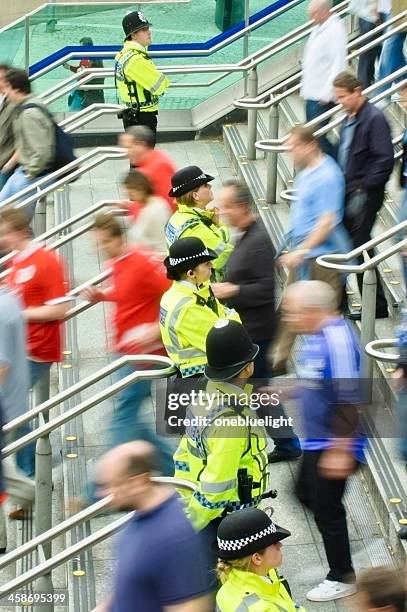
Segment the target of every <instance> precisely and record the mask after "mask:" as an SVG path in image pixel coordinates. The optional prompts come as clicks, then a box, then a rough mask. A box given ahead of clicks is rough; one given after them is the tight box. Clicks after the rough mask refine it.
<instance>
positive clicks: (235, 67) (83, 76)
mask: <svg viewBox="0 0 407 612" xmlns="http://www.w3.org/2000/svg"><path fill="white" fill-rule="evenodd" d="M347 6H348V0H346V1H344V2H341V3H340V4H339V5H337V6H336V7H334V8H333V9H332V12H335V13H337V14H338V15H340V16H342V15H346V14H347ZM312 26H313V22H312V21H308V22H307V23H305V24H303V25H301V26H299V27H297V28H295V29H294V30H292V31H290V32H289V33H288V34H285V35H284V36H282V37H281V38H279V39H278V40H275V41H273V42H271V43H269V44H268V45H266V46H265V47H263V48H262V49H259V50H257V51H255V52H254V53H252V54H251V55H249V56H247V57H246V58H243V59H242V60H240V61H239V62H236V63H234V64H202V65H198V66H196V65H184V66H159V67H158V69H159V70H161V71H163V72H165V73H166V74H169V75H170V74H199V73H216V72H221V73H224V74H221V76H219V77H216V78H215V79H213V80H212V81H210V82H209V83H200V84H198V86H200V87H209V86H211V85H213V84H214V83H216V82H218V81H220V80H221V79H222V78H224V77H225V76H228V75H229V74H231V73H232V72H244V73H246V72H248V71H250V70H252V69H253V68H256V67H257V66H258V65H259V64H260V63H262V62H263V61H265V60H267V59H269V58H270V57H272V56H273V55H275V54H276V53H279V52H280V51H283V50H285V49H286V48H287V47H289V46H290V45H292V44H293V43H296V42H298V41H300V40H301V39H302V38H304V37H305V36H308V34H309V33H310V31H311V29H312ZM77 55H78V57H79V56H81V53H79V52H78V53H77ZM86 55H87V56H88V55H89V57H90V56H91V57H101V56H104V53H103V52H101V51H100V52H98V51H94V52H92V53H87V54H86ZM194 55H195V54H194ZM64 61H66V59H65V60H64ZM58 62H60V60H58ZM58 62H56V65H58ZM52 66H53V65H51V67H52ZM54 67H55V66H54ZM44 70H45V69H44ZM100 75H102V76H105V77H109V76H114V70H113V69H111V70H109V69H107V68H87V69H85V70H82V71H81V73H80V75H78V74H75V75H72V76H69V77H67V78H66V79H65V80H64V81H62V82H60V83H59V84H58V85H56V86H54V87H52V88H51V89H49V90H47V91H45V92H44V93H43V94H41V96H40V97H41V98H43V99H44V100H46V101H47V103H50V102H53V101H55V100H57V99H58V98H60V97H62V96H63V95H66V94H67V93H69V92H70V91H72V90H73V89H75V88H78V87H79V88H81V89H82V88H85V87H83V86H84V85H85V84H86V83H88V82H89V81H91V80H92V79H93V78H94V77H95V76H100ZM174 85H175V86H177V87H183V86H191V85H182V84H179V83H176V84H174ZM174 85H172V86H174ZM192 86H197V84H193V85H192ZM95 88H96V87H95ZM97 88H98V89H103V88H104V87H103V84H101V85H100V86H97Z"/></svg>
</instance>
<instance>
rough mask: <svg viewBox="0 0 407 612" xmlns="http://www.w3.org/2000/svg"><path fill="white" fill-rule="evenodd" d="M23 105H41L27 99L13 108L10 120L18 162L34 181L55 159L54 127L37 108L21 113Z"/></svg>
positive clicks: (30, 97) (34, 99) (39, 101)
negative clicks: (13, 111)
mask: <svg viewBox="0 0 407 612" xmlns="http://www.w3.org/2000/svg"><path fill="white" fill-rule="evenodd" d="M25 104H37V105H38V106H44V107H45V104H44V103H43V102H42V101H41V100H39V99H38V98H35V97H34V96H27V98H25V100H24V101H23V102H21V103H20V104H18V105H17V106H16V112H15V113H14V116H13V131H14V139H15V148H16V151H17V153H18V157H19V162H20V164H21V165H22V167H23V168H24V170H25V172H26V173H27V174H28V175H29V176H30V178H36V177H37V176H39V175H40V174H42V173H44V172H45V171H46V170H48V169H49V168H50V167H51V166H52V162H53V159H54V157H55V127H54V124H53V123H52V121H51V120H50V119H49V117H47V116H46V114H45V113H44V112H42V111H41V110H39V109H38V108H27V109H26V110H21V106H24V105H25Z"/></svg>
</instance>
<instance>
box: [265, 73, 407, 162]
mask: <svg viewBox="0 0 407 612" xmlns="http://www.w3.org/2000/svg"><path fill="white" fill-rule="evenodd" d="M405 74H407V66H403V67H402V68H399V70H396V71H395V72H393V73H392V74H390V75H389V76H387V77H385V78H384V79H382V80H381V81H377V82H376V83H374V84H373V85H370V86H369V87H367V88H366V89H364V90H363V93H364V94H365V95H367V94H369V93H371V92H374V91H376V90H377V89H380V88H381V87H382V86H383V85H387V84H388V83H392V82H393V81H394V80H395V79H398V78H399V77H402V76H404V75H405ZM405 83H406V80H403V81H400V82H399V83H394V85H392V86H391V87H389V89H386V90H385V91H383V92H382V93H380V94H377V95H376V96H374V97H372V98H370V99H369V101H370V102H372V103H375V102H379V101H380V100H383V99H384V98H387V97H388V96H390V95H392V94H393V93H395V92H397V91H399V90H400V89H401V88H402V87H404V85H405ZM291 93H293V90H288V91H286V92H284V93H283V94H281V95H280V96H277V97H276V98H275V99H274V104H278V103H279V102H281V100H283V99H284V98H285V97H287V96H288V95H290V94H291ZM274 104H273V105H271V106H274ZM341 110H342V105H341V104H337V105H336V106H334V108H332V109H330V110H329V111H327V112H326V113H323V114H322V115H318V117H316V118H315V119H312V120H311V121H308V123H305V124H304V126H305V127H315V126H317V125H319V124H320V123H321V122H322V121H325V119H330V118H332V117H333V116H334V115H337V114H338V113H339V112H340V111H341ZM344 117H345V114H341V115H340V116H339V117H337V118H336V119H334V120H333V121H331V122H330V123H328V124H327V125H325V126H324V127H322V128H319V129H318V130H316V131H315V132H314V134H315V136H322V135H324V134H326V133H328V132H330V131H331V130H332V129H333V128H334V127H336V126H337V125H339V124H340V123H341V122H342V121H343V119H344ZM288 138H289V134H286V135H285V136H282V137H281V138H270V139H266V140H258V141H256V143H255V146H256V149H259V150H261V151H272V152H274V153H278V152H285V151H287V150H288V148H287V145H284V143H285V142H286V141H287V140H288Z"/></svg>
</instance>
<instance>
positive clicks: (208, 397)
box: [174, 319, 268, 586]
mask: <svg viewBox="0 0 407 612" xmlns="http://www.w3.org/2000/svg"><path fill="white" fill-rule="evenodd" d="M258 350H259V347H258V346H257V345H256V344H253V342H252V341H251V340H250V337H249V335H248V333H247V332H246V330H245V329H244V327H243V325H242V324H241V323H238V322H237V321H233V320H228V319H221V320H219V321H218V322H217V323H215V325H214V327H213V328H212V329H211V331H210V332H209V334H208V337H207V340H206V354H207V359H208V365H207V366H206V367H205V376H206V377H207V378H208V379H209V382H208V384H207V387H206V389H205V391H204V392H203V393H201V394H200V396H199V397H198V398H191V403H190V405H189V407H188V409H187V414H186V419H185V428H186V431H185V435H184V436H183V437H182V438H181V441H180V443H179V446H178V449H177V450H176V452H175V454H174V464H175V476H177V477H179V478H184V479H186V480H189V481H191V482H193V483H194V484H195V485H196V487H197V489H196V491H195V492H194V493H188V494H186V497H187V500H186V512H187V515H188V516H189V517H190V519H191V521H192V523H193V525H194V527H195V528H196V529H197V531H201V533H202V537H203V538H204V539H205V540H206V542H207V545H208V550H210V549H211V546H212V544H213V543H214V541H215V539H216V530H217V528H218V525H219V522H220V520H221V518H222V517H223V516H225V514H227V513H228V512H232V511H233V510H236V509H239V508H244V507H250V506H257V505H258V504H259V503H260V500H261V499H262V496H263V495H264V494H265V492H266V491H267V487H268V460H267V452H266V446H267V439H266V431H265V429H264V427H263V426H260V425H257V423H256V418H255V416H254V417H253V414H255V413H253V411H251V410H250V409H249V404H250V395H251V391H252V386H251V385H248V384H246V382H247V379H248V378H250V376H252V374H253V368H254V366H253V362H254V359H255V357H256V355H257V353H258ZM215 563H216V555H215V554H214V553H213V552H212V558H211V559H210V561H209V567H212V569H213V567H214V565H215ZM213 586H215V585H213Z"/></svg>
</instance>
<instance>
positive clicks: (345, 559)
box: [295, 451, 355, 582]
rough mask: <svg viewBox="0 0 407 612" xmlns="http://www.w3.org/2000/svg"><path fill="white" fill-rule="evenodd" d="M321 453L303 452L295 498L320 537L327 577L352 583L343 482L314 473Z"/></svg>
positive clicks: (353, 573)
mask: <svg viewBox="0 0 407 612" xmlns="http://www.w3.org/2000/svg"><path fill="white" fill-rule="evenodd" d="M321 454H322V451H304V452H303V455H302V460H301V467H300V471H299V474H298V480H297V483H296V490H295V492H296V495H297V497H298V499H299V500H300V501H301V502H302V503H303V504H304V505H305V506H306V507H307V508H309V509H310V510H311V511H312V512H313V514H314V518H315V522H316V524H317V527H318V530H319V532H320V534H321V535H322V539H323V542H324V548H325V554H326V558H327V560H328V565H329V572H328V575H327V578H328V579H330V580H338V581H339V582H354V580H355V572H354V569H353V566H352V558H351V555H350V545H349V534H348V526H347V523H346V510H345V507H344V505H343V503H342V498H343V494H344V492H345V487H346V479H345V480H330V479H328V478H324V477H323V476H321V475H320V473H319V472H318V461H319V458H320V456H321Z"/></svg>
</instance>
